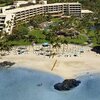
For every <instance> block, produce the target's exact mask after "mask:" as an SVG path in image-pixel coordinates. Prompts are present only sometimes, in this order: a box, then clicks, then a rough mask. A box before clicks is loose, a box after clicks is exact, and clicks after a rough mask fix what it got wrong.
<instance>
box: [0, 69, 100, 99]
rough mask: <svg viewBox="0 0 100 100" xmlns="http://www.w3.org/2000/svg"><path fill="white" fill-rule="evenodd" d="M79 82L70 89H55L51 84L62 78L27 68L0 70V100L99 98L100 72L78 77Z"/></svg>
mask: <svg viewBox="0 0 100 100" xmlns="http://www.w3.org/2000/svg"><path fill="white" fill-rule="evenodd" d="M77 79H80V80H81V84H80V85H79V86H78V87H76V88H74V89H72V90H71V91H65V92H61V91H57V90H55V89H54V87H53V85H54V84H55V83H57V82H62V81H63V78H61V77H59V76H56V75H53V74H49V73H46V72H40V71H36V70H29V69H22V68H16V69H6V70H1V71H0V100H100V74H93V75H89V74H88V75H84V76H81V77H78V78H77Z"/></svg>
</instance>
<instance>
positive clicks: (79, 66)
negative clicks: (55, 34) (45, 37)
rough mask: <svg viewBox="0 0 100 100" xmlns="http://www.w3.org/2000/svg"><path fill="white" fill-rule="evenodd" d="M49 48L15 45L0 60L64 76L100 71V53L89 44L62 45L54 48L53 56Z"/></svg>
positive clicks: (71, 76) (69, 76)
mask: <svg viewBox="0 0 100 100" xmlns="http://www.w3.org/2000/svg"><path fill="white" fill-rule="evenodd" d="M20 48H22V49H24V50H22V52H21V53H19V52H18V50H19V49H20ZM49 50H50V47H42V46H41V45H35V46H34V47H32V46H26V47H25V46H21V47H14V48H13V49H12V51H10V53H9V54H7V55H5V56H1V57H0V62H2V61H10V62H15V65H14V66H12V67H14V68H16V67H22V68H29V69H34V70H41V71H46V72H50V73H53V74H56V75H59V76H61V77H63V78H76V77H77V76H79V75H83V74H91V73H99V72H100V55H99V54H97V53H95V52H93V51H91V48H90V47H89V46H79V45H72V44H68V45H62V46H61V48H59V49H54V50H53V51H54V52H57V54H56V55H53V56H48V52H49ZM23 51H24V52H23Z"/></svg>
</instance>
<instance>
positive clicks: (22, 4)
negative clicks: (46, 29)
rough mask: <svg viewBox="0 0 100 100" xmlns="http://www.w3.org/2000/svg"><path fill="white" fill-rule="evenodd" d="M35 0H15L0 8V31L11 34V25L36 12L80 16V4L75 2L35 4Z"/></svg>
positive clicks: (28, 17)
mask: <svg viewBox="0 0 100 100" xmlns="http://www.w3.org/2000/svg"><path fill="white" fill-rule="evenodd" d="M35 3H36V1H35V0H29V1H17V2H15V3H14V4H13V5H10V6H5V7H1V8H0V31H2V32H3V33H8V34H11V32H12V29H13V27H15V26H16V24H17V23H18V22H21V21H24V22H28V21H29V20H30V19H31V18H32V17H34V16H35V15H38V14H45V13H50V14H51V15H52V16H54V17H56V16H63V15H66V16H77V17H81V14H82V13H81V4H80V3H78V2H76V3H53V4H47V2H46V1H43V0H42V1H41V2H40V4H35Z"/></svg>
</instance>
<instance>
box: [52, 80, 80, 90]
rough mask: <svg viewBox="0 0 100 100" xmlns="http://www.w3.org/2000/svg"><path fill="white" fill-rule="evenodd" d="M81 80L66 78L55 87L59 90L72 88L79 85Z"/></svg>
mask: <svg viewBox="0 0 100 100" xmlns="http://www.w3.org/2000/svg"><path fill="white" fill-rule="evenodd" d="M80 83H81V81H79V80H75V79H66V80H64V81H63V82H62V83H57V84H55V85H54V88H55V89H56V90H59V91H65V90H71V89H73V88H75V87H77V86H78V85H79V84H80Z"/></svg>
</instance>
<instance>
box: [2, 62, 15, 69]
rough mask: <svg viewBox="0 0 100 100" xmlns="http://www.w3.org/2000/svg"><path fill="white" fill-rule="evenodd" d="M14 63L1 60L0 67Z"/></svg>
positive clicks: (7, 66)
mask: <svg viewBox="0 0 100 100" xmlns="http://www.w3.org/2000/svg"><path fill="white" fill-rule="evenodd" d="M14 64H15V63H14V62H9V61H3V62H0V68H9V67H11V66H12V65H14Z"/></svg>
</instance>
